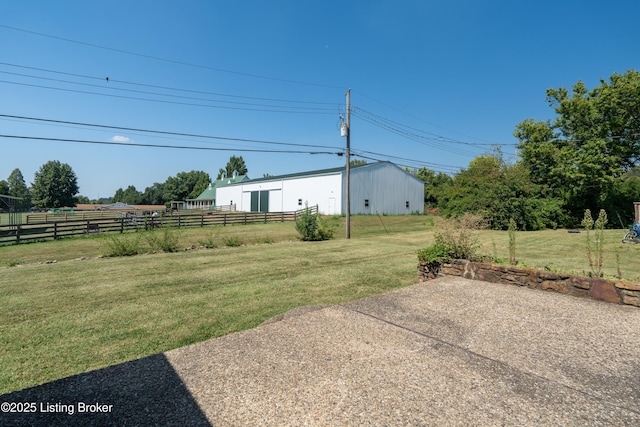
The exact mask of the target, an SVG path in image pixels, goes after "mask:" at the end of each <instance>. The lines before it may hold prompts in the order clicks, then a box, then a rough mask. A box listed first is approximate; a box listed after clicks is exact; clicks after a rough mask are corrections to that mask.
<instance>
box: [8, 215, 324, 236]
mask: <svg viewBox="0 0 640 427" xmlns="http://www.w3.org/2000/svg"><path fill="white" fill-rule="evenodd" d="M309 210H310V211H311V212H312V213H317V212H318V207H317V206H313V207H311V208H309ZM301 212H303V211H292V212H218V211H208V212H202V213H199V214H193V213H188V214H184V215H182V214H179V215H171V216H162V217H160V216H156V217H153V216H135V215H133V216H127V217H120V218H114V217H110V218H100V217H96V218H91V219H70V220H64V219H63V218H61V216H58V218H59V220H58V221H51V220H49V221H46V222H45V221H43V222H37V223H28V224H16V225H0V245H2V244H10V243H27V242H34V241H41V240H50V239H54V240H55V239H61V238H64V237H74V236H86V235H97V234H101V233H126V232H132V231H138V230H144V229H150V228H157V227H178V228H181V227H207V226H213V225H222V226H226V225H246V224H256V223H268V222H285V221H295V220H296V219H297V218H298V215H300V213H301Z"/></svg>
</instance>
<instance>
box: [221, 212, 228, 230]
mask: <svg viewBox="0 0 640 427" xmlns="http://www.w3.org/2000/svg"><path fill="white" fill-rule="evenodd" d="M226 225H227V214H224V218H223V219H222V226H223V227H225V226H226Z"/></svg>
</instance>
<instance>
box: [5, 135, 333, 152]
mask: <svg viewBox="0 0 640 427" xmlns="http://www.w3.org/2000/svg"><path fill="white" fill-rule="evenodd" d="M0 138H9V139H23V140H34V141H51V142H72V143H81V144H94V145H118V146H129V147H145V148H171V149H180V150H204V151H235V152H249V153H279V154H333V155H342V153H341V152H331V151H301V150H264V149H249V148H218V147H195V146H189V145H162V144H141V143H137V142H125V141H122V142H113V141H91V140H86V139H67V138H51V137H38V136H25V135H4V134H0Z"/></svg>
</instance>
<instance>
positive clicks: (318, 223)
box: [296, 206, 334, 242]
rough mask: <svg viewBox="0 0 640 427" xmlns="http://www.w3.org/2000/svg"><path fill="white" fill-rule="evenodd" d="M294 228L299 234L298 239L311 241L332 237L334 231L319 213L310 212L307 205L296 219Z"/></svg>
mask: <svg viewBox="0 0 640 427" xmlns="http://www.w3.org/2000/svg"><path fill="white" fill-rule="evenodd" d="M296 230H297V231H298V233H299V234H300V240H304V241H311V242H316V241H320V240H329V239H332V238H333V231H334V230H333V229H332V228H330V227H329V226H328V225H327V224H326V223H325V222H324V221H323V220H322V217H321V216H320V215H319V214H317V213H315V214H314V213H312V212H311V209H309V207H308V206H307V207H306V208H305V209H304V210H303V211H302V213H301V214H300V216H299V217H298V219H297V220H296Z"/></svg>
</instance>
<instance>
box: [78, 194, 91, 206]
mask: <svg viewBox="0 0 640 427" xmlns="http://www.w3.org/2000/svg"><path fill="white" fill-rule="evenodd" d="M76 203H83V204H89V203H91V200H90V199H89V198H88V197H87V196H82V195H80V196H78V197H76Z"/></svg>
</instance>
